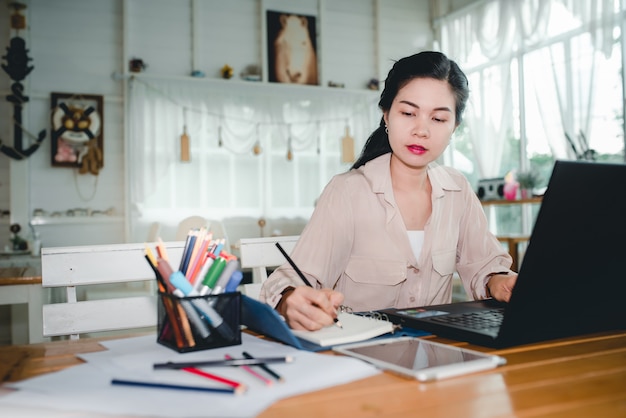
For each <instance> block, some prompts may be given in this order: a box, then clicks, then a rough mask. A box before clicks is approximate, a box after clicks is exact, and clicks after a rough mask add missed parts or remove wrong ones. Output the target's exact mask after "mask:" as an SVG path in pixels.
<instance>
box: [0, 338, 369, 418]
mask: <svg viewBox="0 0 626 418" xmlns="http://www.w3.org/2000/svg"><path fill="white" fill-rule="evenodd" d="M103 345H105V346H106V347H107V348H108V351H101V352H96V353H87V354H81V355H80V357H81V358H83V359H84V360H86V361H87V363H85V364H82V365H78V366H74V367H71V368H68V369H65V370H62V371H59V372H56V373H50V374H46V375H43V376H39V377H35V378H32V379H28V380H25V381H22V382H17V383H13V384H10V385H9V386H10V387H14V388H19V389H20V390H18V391H16V392H14V393H11V394H7V395H4V396H1V397H0V415H3V414H2V413H1V412H2V410H3V409H2V408H3V405H6V406H7V408H9V407H15V405H18V406H24V407H26V406H28V407H33V408H46V409H48V408H51V409H54V410H68V411H69V410H75V411H89V412H95V413H101V414H114V415H118V416H122V415H125V416H152V417H193V416H203V417H212V416H215V417H250V416H255V415H258V414H259V413H261V412H262V411H263V410H265V409H267V408H268V407H269V406H271V405H272V404H273V403H274V402H276V401H278V400H280V399H282V398H285V397H289V396H294V395H298V394H301V393H306V392H312V391H315V390H319V389H323V388H328V387H331V386H335V385H339V384H344V383H348V382H351V381H354V380H359V379H362V378H366V377H369V376H373V375H375V374H378V373H380V371H379V370H377V369H376V368H375V367H373V366H371V365H369V364H367V363H365V362H362V361H360V360H357V359H354V358H349V357H343V356H331V355H325V354H318V353H312V352H308V351H300V350H296V349H295V348H293V347H290V346H286V345H283V344H279V343H274V342H271V341H266V340H262V339H259V338H256V337H253V336H250V335H248V334H243V335H242V344H241V345H236V346H230V347H223V348H216V349H211V350H202V351H197V352H192V353H184V354H180V353H177V352H175V351H174V350H171V349H169V348H167V347H164V346H162V345H161V344H158V343H157V342H156V337H155V336H145V337H138V338H130V339H123V340H112V341H107V342H104V343H103ZM242 351H247V352H249V353H250V354H252V355H253V356H255V357H276V356H293V357H294V359H295V360H294V362H293V363H277V364H272V365H270V367H271V368H272V369H273V370H275V371H276V372H277V373H278V374H280V375H281V376H282V377H283V378H284V382H282V383H280V382H275V383H274V384H273V385H272V386H266V385H265V384H264V383H263V382H261V381H260V380H258V379H257V378H255V377H254V376H251V375H250V374H248V373H246V372H245V371H244V370H242V369H241V368H234V367H211V368H206V369H204V370H206V371H208V372H210V373H214V374H217V375H220V376H223V377H226V378H229V379H232V380H235V381H238V382H241V383H245V384H246V385H247V387H248V390H247V391H246V392H245V393H244V394H241V395H231V394H219V393H205V392H192V391H180V390H169V389H152V388H136V387H129V386H117V385H111V384H110V382H111V379H112V378H126V379H135V380H154V381H160V382H167V383H176V384H185V385H206V386H211V387H220V384H219V383H216V382H213V381H211V380H209V379H205V378H201V377H199V376H195V375H193V374H191V373H187V372H184V371H180V370H154V369H153V364H154V363H161V362H167V361H173V362H179V361H194V360H221V359H224V354H229V355H231V356H233V357H242V355H241V353H242ZM221 387H224V386H221ZM38 417H41V418H45V415H40V414H39V415H38Z"/></svg>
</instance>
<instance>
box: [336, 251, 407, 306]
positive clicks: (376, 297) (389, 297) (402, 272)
mask: <svg viewBox="0 0 626 418" xmlns="http://www.w3.org/2000/svg"><path fill="white" fill-rule="evenodd" d="M406 268H407V267H406V263H405V262H403V261H399V260H383V259H372V258H368V257H353V258H351V259H350V261H349V263H348V266H347V267H346V270H345V276H346V279H347V280H344V283H343V286H341V287H343V289H341V290H342V291H343V292H344V294H345V295H346V299H349V300H350V302H349V304H350V305H351V307H352V308H353V309H354V310H371V309H381V308H386V307H390V306H394V305H395V302H396V300H397V298H398V295H399V293H400V288H401V286H400V284H402V283H403V282H405V281H406V274H407V273H406Z"/></svg>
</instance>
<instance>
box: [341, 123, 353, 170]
mask: <svg viewBox="0 0 626 418" xmlns="http://www.w3.org/2000/svg"><path fill="white" fill-rule="evenodd" d="M341 162H342V163H353V162H354V138H352V137H351V136H350V127H349V126H348V123H347V122H346V134H345V135H344V137H343V138H341Z"/></svg>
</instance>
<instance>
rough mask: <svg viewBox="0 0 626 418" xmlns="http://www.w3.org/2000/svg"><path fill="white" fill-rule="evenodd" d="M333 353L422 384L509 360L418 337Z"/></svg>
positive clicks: (340, 348) (354, 346)
mask: <svg viewBox="0 0 626 418" xmlns="http://www.w3.org/2000/svg"><path fill="white" fill-rule="evenodd" d="M333 351H335V352H338V353H341V354H345V355H348V356H352V357H356V358H359V359H361V360H365V361H367V362H369V363H371V364H373V365H375V366H377V367H379V368H381V369H384V370H389V371H391V372H395V373H398V374H401V375H403V376H408V377H412V378H415V379H417V380H419V381H422V382H428V381H431V380H439V379H445V378H448V377H453V376H459V375H462V374H467V373H472V372H477V371H481V370H488V369H493V368H495V367H497V366H500V365H503V364H505V363H506V359H504V358H503V357H500V356H497V355H494V354H487V353H481V352H479V351H474V350H469V349H467V348H460V347H454V346H451V345H445V344H441V343H436V342H433V341H428V340H424V339H421V338H415V337H398V338H386V339H381V340H370V341H367V342H360V343H354V344H345V345H341V346H337V347H333Z"/></svg>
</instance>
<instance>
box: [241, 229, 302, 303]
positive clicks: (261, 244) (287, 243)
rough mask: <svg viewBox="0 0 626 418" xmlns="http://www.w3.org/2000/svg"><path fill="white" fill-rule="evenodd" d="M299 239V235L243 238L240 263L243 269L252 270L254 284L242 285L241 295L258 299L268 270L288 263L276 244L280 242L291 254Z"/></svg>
mask: <svg viewBox="0 0 626 418" xmlns="http://www.w3.org/2000/svg"><path fill="white" fill-rule="evenodd" d="M298 238H300V237H299V236H297V235H290V236H278V237H265V238H241V239H240V240H239V251H240V253H241V257H240V259H239V262H240V263H241V268H242V269H246V268H251V269H252V283H250V284H245V285H242V286H241V293H244V294H245V295H247V296H249V297H251V298H254V299H258V297H259V292H260V291H261V285H262V284H263V282H264V281H265V279H267V269H268V268H270V267H278V266H280V265H282V264H284V263H285V262H287V260H285V257H284V256H283V255H282V253H281V252H280V251H279V250H278V248H277V247H276V243H277V242H279V243H280V245H281V247H283V249H284V250H285V251H286V252H287V254H290V253H291V251H293V247H294V246H295V245H296V242H297V241H298Z"/></svg>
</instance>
